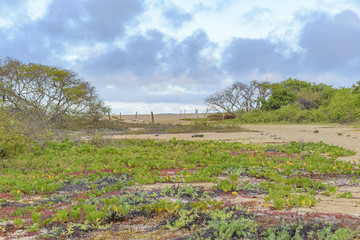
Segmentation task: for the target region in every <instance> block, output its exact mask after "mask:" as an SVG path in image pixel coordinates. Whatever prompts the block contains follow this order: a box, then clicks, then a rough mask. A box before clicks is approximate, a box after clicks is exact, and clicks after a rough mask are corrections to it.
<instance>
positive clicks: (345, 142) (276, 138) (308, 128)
mask: <svg viewBox="0 0 360 240" xmlns="http://www.w3.org/2000/svg"><path fill="white" fill-rule="evenodd" d="M243 127H244V128H247V129H249V130H252V131H254V132H238V133H203V135H204V137H192V136H193V135H194V134H192V133H182V134H159V135H158V134H141V135H116V136H106V138H109V139H159V140H170V139H173V138H176V139H179V140H218V141H241V142H245V143H249V142H252V143H283V142H290V141H305V142H320V141H323V142H325V143H327V144H331V145H336V146H341V147H345V148H348V149H351V150H354V151H355V152H356V153H357V154H356V155H355V156H351V157H346V158H341V160H346V161H352V160H359V158H360V128H353V127H335V126H327V125H319V126H315V125H243ZM198 135H199V133H198Z"/></svg>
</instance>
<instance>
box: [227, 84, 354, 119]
mask: <svg viewBox="0 0 360 240" xmlns="http://www.w3.org/2000/svg"><path fill="white" fill-rule="evenodd" d="M261 85H262V86H263V88H264V89H267V90H266V91H269V92H268V95H267V97H258V98H257V100H256V101H255V102H257V103H258V105H257V106H258V107H257V108H254V110H253V111H248V112H245V111H243V110H242V109H239V110H238V111H239V114H236V115H237V116H240V118H238V119H235V120H234V121H233V122H234V123H351V122H358V121H360V91H358V88H359V86H358V85H353V87H352V88H334V87H332V86H329V85H325V84H316V83H310V82H305V81H300V80H297V79H292V78H289V79H286V80H284V81H282V82H280V83H273V84H265V83H263V84H261Z"/></svg>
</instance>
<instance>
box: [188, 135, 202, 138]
mask: <svg viewBox="0 0 360 240" xmlns="http://www.w3.org/2000/svg"><path fill="white" fill-rule="evenodd" d="M191 137H192V138H194V137H204V134H195V135H192V136H191Z"/></svg>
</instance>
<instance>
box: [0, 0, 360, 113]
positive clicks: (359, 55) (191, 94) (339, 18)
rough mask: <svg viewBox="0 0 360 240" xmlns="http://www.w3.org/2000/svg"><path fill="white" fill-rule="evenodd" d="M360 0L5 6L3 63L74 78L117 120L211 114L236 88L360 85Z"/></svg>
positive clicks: (33, 1)
mask: <svg viewBox="0 0 360 240" xmlns="http://www.w3.org/2000/svg"><path fill="white" fill-rule="evenodd" d="M359 43H360V2H359V1H358V0H303V1H296V0H287V1H286V0H272V1H268V0H257V1H249V0H247V1H245V0H206V1H204V0H203V1H202V0H152V1H150V0H77V1H74V0H28V1H26V0H1V1H0V58H5V57H11V58H16V59H18V60H21V61H23V62H36V63H42V64H46V65H51V66H57V67H61V68H66V69H71V70H73V71H75V72H77V73H78V74H79V76H80V77H81V78H83V79H85V80H88V81H90V82H92V84H93V85H94V86H96V88H97V89H98V92H99V95H100V97H101V98H102V99H104V100H105V101H106V102H107V103H108V104H109V105H110V106H111V107H112V109H113V112H115V113H118V112H120V111H121V112H122V113H123V114H126V113H128V114H130V113H134V112H136V111H138V112H139V113H149V112H150V111H154V112H155V113H166V112H173V113H177V112H179V111H180V110H184V109H186V110H187V112H190V111H194V109H195V108H198V109H200V110H203V109H205V108H206V106H204V103H203V99H204V98H205V97H206V96H208V95H209V94H211V93H214V92H216V91H218V90H220V89H222V88H224V87H226V86H228V85H230V84H231V83H232V82H234V81H241V82H249V81H252V80H257V81H266V80H267V81H270V82H279V81H282V80H284V79H286V78H289V77H293V78H298V79H300V80H305V81H310V82H316V83H320V82H321V83H326V84H330V85H334V86H351V85H352V84H354V83H355V82H357V81H359V80H360V44H359Z"/></svg>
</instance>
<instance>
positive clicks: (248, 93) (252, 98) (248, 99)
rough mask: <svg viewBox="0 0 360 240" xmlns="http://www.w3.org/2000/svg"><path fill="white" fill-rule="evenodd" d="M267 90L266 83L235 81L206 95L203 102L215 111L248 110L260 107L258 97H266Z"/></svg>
mask: <svg viewBox="0 0 360 240" xmlns="http://www.w3.org/2000/svg"><path fill="white" fill-rule="evenodd" d="M268 95H269V91H268V89H267V88H266V84H264V83H259V82H257V81H251V82H250V83H248V84H246V83H241V82H235V83H234V84H232V85H231V86H230V87H227V88H225V89H223V90H221V91H219V92H217V93H215V94H212V95H210V96H208V97H207V98H206V99H205V103H206V104H207V105H209V106H210V107H212V108H213V109H214V110H217V111H226V112H228V113H230V114H234V113H235V112H239V113H243V112H250V111H252V110H254V109H258V108H259V107H260V101H259V98H266V97H267V96H268Z"/></svg>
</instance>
